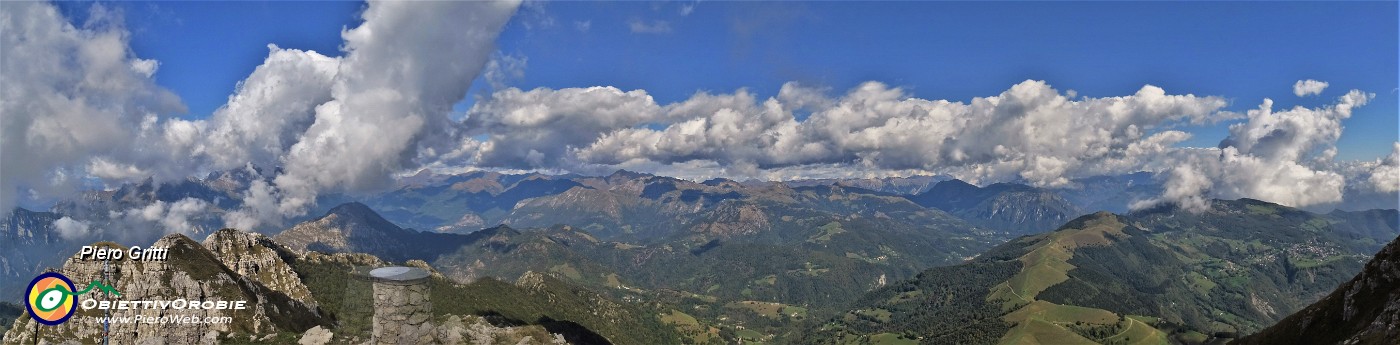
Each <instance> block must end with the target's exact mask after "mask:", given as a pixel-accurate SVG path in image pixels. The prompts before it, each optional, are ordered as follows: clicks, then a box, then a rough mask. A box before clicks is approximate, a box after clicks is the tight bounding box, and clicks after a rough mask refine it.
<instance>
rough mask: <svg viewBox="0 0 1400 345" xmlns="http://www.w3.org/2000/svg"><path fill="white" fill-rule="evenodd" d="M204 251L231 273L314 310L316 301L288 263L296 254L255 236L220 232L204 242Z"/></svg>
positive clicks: (259, 235) (264, 237)
mask: <svg viewBox="0 0 1400 345" xmlns="http://www.w3.org/2000/svg"><path fill="white" fill-rule="evenodd" d="M204 248H205V249H208V250H209V252H210V253H213V254H214V256H215V257H217V258H218V259H219V261H220V262H222V263H223V264H224V266H227V267H228V268H229V269H232V270H233V271H234V273H238V274H239V275H241V276H244V277H247V278H249V279H252V280H254V281H257V282H258V283H261V284H262V285H263V286H266V287H268V288H269V289H272V290H274V291H277V292H281V293H283V294H286V295H287V297H291V298H292V299H293V300H296V301H299V302H302V303H304V304H307V305H310V306H313V307H314V306H315V305H316V299H315V298H313V297H312V296H311V291H310V290H307V288H306V285H303V284H302V283H301V279H300V278H298V277H297V274H296V272H295V271H293V270H292V266H291V263H292V262H293V261H295V260H296V259H297V256H296V254H295V253H292V251H291V250H289V249H287V248H286V247H283V246H282V245H281V244H278V243H277V242H273V241H272V239H270V238H267V236H263V235H262V234H258V233H250V232H242V231H238V230H234V229H223V230H219V231H218V232H215V233H213V234H210V235H209V237H208V238H206V239H204Z"/></svg>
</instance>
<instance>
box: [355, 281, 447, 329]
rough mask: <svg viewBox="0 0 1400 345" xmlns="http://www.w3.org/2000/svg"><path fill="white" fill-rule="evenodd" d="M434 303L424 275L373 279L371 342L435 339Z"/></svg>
mask: <svg viewBox="0 0 1400 345" xmlns="http://www.w3.org/2000/svg"><path fill="white" fill-rule="evenodd" d="M432 311H433V304H432V301H430V300H429V299H428V284H427V280H426V279H422V280H419V281H417V282H385V281H376V282H374V323H373V326H374V330H373V332H374V333H373V334H372V338H371V340H370V342H371V343H373V344H427V343H432V342H434V337H433V324H432V323H431V322H428V320H429V319H430V318H431V316H432Z"/></svg>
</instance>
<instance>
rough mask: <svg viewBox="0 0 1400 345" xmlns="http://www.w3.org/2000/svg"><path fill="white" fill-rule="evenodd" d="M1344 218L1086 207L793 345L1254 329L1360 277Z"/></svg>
mask: <svg viewBox="0 0 1400 345" xmlns="http://www.w3.org/2000/svg"><path fill="white" fill-rule="evenodd" d="M1368 219H1369V218H1368ZM1345 222H1347V220H1346V219H1338V218H1336V217H1333V216H1326V215H1316V214H1312V213H1307V212H1303V211H1298V210H1294V209H1291V208H1287V207H1283V206H1278V205H1274V204H1268V203H1263V202H1258V201H1254V200H1247V199H1244V200H1237V201H1216V202H1214V204H1213V205H1212V207H1211V209H1210V210H1208V211H1206V212H1203V213H1199V214H1196V213H1190V212H1185V211H1180V210H1174V209H1157V210H1147V211H1143V212H1139V213H1134V214H1130V215H1127V216H1120V215H1114V214H1109V213H1097V214H1093V215H1088V216H1084V217H1080V218H1078V219H1076V220H1074V221H1071V222H1069V223H1067V224H1065V225H1064V226H1063V227H1061V228H1060V229H1059V230H1056V231H1054V232H1050V233H1046V234H1040V235H1033V236H1027V237H1022V238H1019V239H1016V240H1012V241H1010V242H1008V243H1006V244H1003V245H1001V246H998V247H996V248H993V249H992V250H989V251H988V252H986V253H984V254H983V255H981V256H979V257H978V258H977V259H975V260H972V261H969V262H967V263H964V264H960V265H956V266H948V267H938V268H933V269H929V270H926V271H924V272H923V273H921V274H920V275H919V276H918V277H917V278H916V279H914V280H911V281H905V282H898V283H894V284H891V285H890V286H888V287H885V288H882V289H878V290H876V291H873V292H871V293H870V294H867V295H866V296H865V297H862V298H861V299H860V301H858V302H857V303H856V304H855V305H854V306H853V307H851V308H849V309H848V311H847V312H845V314H844V315H842V316H839V317H835V318H832V319H829V320H826V321H822V322H819V323H814V324H812V325H809V326H808V328H809V330H810V331H811V333H812V334H810V335H807V336H805V337H803V338H800V340H799V341H798V342H799V343H852V342H854V343H863V342H869V341H873V340H874V339H876V338H877V337H887V336H884V335H887V334H899V335H901V336H902V338H904V339H914V340H919V341H920V342H922V343H982V344H992V343H999V344H1061V343H1105V344H1163V343H1169V342H1170V343H1201V342H1207V341H1211V338H1212V336H1225V337H1230V336H1233V335H1234V334H1240V333H1247V332H1253V331H1256V330H1258V329H1261V328H1262V327H1265V326H1267V325H1270V324H1273V323H1274V322H1277V321H1278V320H1279V319H1281V318H1282V317H1283V316H1286V315H1287V314H1288V313H1291V312H1292V311H1296V310H1298V309H1301V308H1302V307H1303V306H1306V305H1307V304H1308V303H1311V302H1312V301H1313V300H1316V298H1319V297H1320V294H1322V293H1325V292H1326V291H1330V290H1331V289H1332V288H1333V287H1335V286H1337V285H1338V284H1340V283H1341V282H1343V281H1345V280H1346V279H1349V278H1350V277H1351V276H1352V275H1354V274H1355V273H1356V272H1359V271H1360V268H1361V262H1364V260H1365V259H1366V258H1367V257H1368V255H1367V254H1368V253H1367V252H1366V250H1367V248H1371V247H1372V246H1373V244H1372V243H1373V240H1372V239H1371V237H1373V236H1354V235H1352V234H1354V233H1356V231H1355V230H1354V229H1348V228H1343V227H1341V226H1338V224H1343V223H1345ZM1367 231H1381V232H1384V231H1387V230H1385V229H1381V230H1367ZM1388 231H1392V232H1391V233H1392V234H1393V233H1394V232H1393V230H1388Z"/></svg>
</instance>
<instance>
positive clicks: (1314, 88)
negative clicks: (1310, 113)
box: [1293, 79, 1327, 97]
mask: <svg viewBox="0 0 1400 345" xmlns="http://www.w3.org/2000/svg"><path fill="white" fill-rule="evenodd" d="M1325 89H1327V82H1325V81H1317V80H1312V79H1308V80H1299V81H1298V82H1296V83H1293V94H1294V95H1296V96H1298V97H1303V96H1309V95H1316V94H1320V93H1322V90H1325Z"/></svg>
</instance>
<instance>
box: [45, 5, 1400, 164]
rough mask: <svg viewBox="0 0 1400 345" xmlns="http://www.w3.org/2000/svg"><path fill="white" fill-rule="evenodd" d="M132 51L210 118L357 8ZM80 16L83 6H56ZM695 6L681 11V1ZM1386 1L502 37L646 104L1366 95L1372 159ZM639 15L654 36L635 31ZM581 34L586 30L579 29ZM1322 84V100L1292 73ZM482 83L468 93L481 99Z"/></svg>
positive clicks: (810, 16) (946, 11) (533, 78)
mask: <svg viewBox="0 0 1400 345" xmlns="http://www.w3.org/2000/svg"><path fill="white" fill-rule="evenodd" d="M107 5H108V6H110V7H113V8H118V9H120V10H122V11H123V13H124V15H125V18H126V25H127V29H128V30H130V31H131V32H132V49H133V50H134V52H135V54H136V55H137V56H139V57H142V58H148V59H156V60H159V61H160V62H161V67H160V71H159V73H157V75H156V79H157V81H158V83H160V84H161V85H164V86H166V87H168V88H170V89H171V90H173V91H174V92H176V93H177V94H179V95H180V97H181V98H182V99H183V100H184V101H185V103H186V104H187V105H189V108H190V114H188V115H186V116H187V117H190V118H200V117H204V116H207V115H208V114H210V113H212V112H213V110H214V109H216V108H217V107H219V106H220V105H222V104H223V103H224V101H225V100H226V98H227V96H228V95H229V94H230V93H231V92H232V90H233V89H234V85H235V84H236V83H237V82H238V81H239V80H242V79H243V78H244V77H246V76H247V75H248V74H249V73H250V72H251V71H252V70H253V68H254V67H256V66H257V65H258V64H260V63H261V62H262V60H263V58H265V57H266V55H267V47H266V46H267V44H277V45H278V46H281V47H284V48H297V49H312V50H316V51H318V52H322V53H324V54H327V55H333V56H334V55H340V54H341V53H340V52H339V51H338V47H339V45H340V44H341V42H342V40H341V38H340V31H341V29H342V28H345V27H353V26H355V25H357V23H358V20H357V19H356V18H357V14H358V12H359V11H360V10H361V9H362V8H363V4H361V3H354V2H120V3H112V4H107ZM59 6H60V7H61V8H62V9H63V11H64V12H65V14H67V15H68V16H69V17H70V18H73V19H74V20H75V21H76V22H79V23H81V22H82V20H83V18H84V17H85V16H86V12H87V10H88V6H89V4H87V3H61V4H59ZM687 9H689V10H687ZM1396 14H1397V5H1396V3H1395V2H1345V3H1335V2H1287V3H1253V2H1223V3H1218V2H1207V3H1190V4H1183V3H1158V2H1128V3H1101V2H1093V3H1083V2H1074V3H1062V2H1048V3H950V2H881V3H852V2H801V3H788V2H781V3H779V2H761V3H734V2H719V3H715V2H701V3H691V2H683V3H675V2H665V3H661V2H586V3H585V2H577V3H573V2H570V3H542V4H541V3H534V4H527V6H525V7H524V8H522V9H521V10H520V12H519V13H517V15H516V16H515V18H513V19H512V21H511V23H510V24H508V26H507V28H506V30H505V31H504V32H503V33H502V35H501V37H500V39H499V40H498V45H499V49H500V52H501V54H505V55H509V56H516V57H525V58H527V59H528V63H527V67H526V68H525V70H524V77H523V78H518V79H514V80H511V81H510V85H511V86H516V87H520V88H524V89H529V88H535V87H549V88H564V87H580V86H594V85H611V86H615V87H618V88H621V89H623V90H631V89H645V90H647V92H648V93H650V94H651V95H653V96H655V97H656V99H657V101H658V102H662V103H666V102H673V101H679V100H683V99H685V98H686V97H688V96H690V95H691V94H693V93H695V92H696V91H702V90H704V91H712V92H732V91H734V90H736V89H739V88H747V89H749V90H750V91H753V92H755V93H757V94H758V95H760V96H762V97H767V96H771V95H774V94H776V92H777V89H778V88H779V87H780V86H781V85H782V84H783V83H785V82H788V81H798V82H801V83H803V84H807V85H818V86H823V87H827V88H830V89H831V90H832V93H833V94H839V93H842V92H843V91H844V90H846V89H849V88H852V87H854V86H856V85H858V84H859V83H860V82H863V81H868V80H875V81H881V82H884V83H887V84H891V85H894V86H899V87H903V88H905V89H907V90H910V91H911V93H912V94H913V95H915V96H918V97H921V98H927V99H948V100H954V101H959V100H961V101H965V100H968V99H970V98H972V97H978V96H990V95H995V94H997V93H1000V92H1002V91H1004V90H1006V89H1007V88H1008V87H1010V86H1011V85H1013V84H1015V83H1017V82H1020V81H1022V80H1026V79H1036V80H1045V81H1047V82H1048V83H1049V84H1050V85H1052V86H1054V87H1056V88H1058V89H1060V90H1066V89H1073V90H1076V91H1077V92H1078V93H1079V94H1080V95H1085V96H1090V97H1105V96H1119V95H1129V94H1132V93H1133V92H1135V91H1136V90H1137V89H1139V88H1141V87H1142V85H1143V84H1152V85H1156V86H1160V87H1162V88H1164V89H1166V91H1167V92H1168V93H1171V94H1187V93H1191V94H1196V95H1218V96H1223V97H1227V98H1230V99H1231V100H1232V101H1233V103H1232V105H1231V106H1230V107H1229V108H1230V109H1232V110H1239V111H1243V110H1247V109H1251V108H1254V107H1256V106H1257V105H1258V104H1259V103H1260V102H1261V101H1262V100H1263V99H1264V98H1266V97H1267V98H1272V99H1273V100H1274V102H1275V106H1274V108H1275V109H1282V108H1289V107H1292V106H1294V105H1302V106H1309V107H1315V106H1318V105H1322V104H1327V103H1331V102H1333V100H1334V99H1335V98H1336V97H1337V96H1340V95H1342V94H1344V93H1345V92H1346V91H1348V90H1350V89H1361V90H1363V91H1367V92H1373V93H1375V94H1376V99H1375V100H1373V101H1372V103H1370V104H1369V105H1367V106H1365V107H1363V108H1361V109H1359V110H1358V111H1357V112H1356V113H1355V114H1354V115H1353V117H1352V118H1351V119H1349V120H1347V121H1346V122H1344V125H1345V126H1346V128H1347V129H1346V132H1345V134H1344V135H1343V136H1342V138H1341V139H1340V141H1339V142H1338V146H1339V151H1340V154H1339V158H1342V159H1373V158H1375V157H1380V156H1383V155H1385V154H1388V153H1389V152H1390V149H1391V147H1390V145H1389V143H1391V142H1393V141H1395V140H1396V138H1397V132H1400V124H1397V96H1396V91H1395V90H1396V87H1397V82H1396V81H1397V77H1398V76H1400V72H1397V61H1400V60H1398V59H1397V51H1400V47H1397V42H1400V38H1397V27H1400V24H1397V15H1396ZM633 24H639V25H640V26H645V27H647V28H650V29H653V30H650V31H654V32H634V30H632V29H633ZM585 26H586V30H585V29H584V27H585ZM1300 79H1317V80H1322V81H1326V82H1329V83H1330V84H1331V87H1329V88H1328V89H1327V90H1326V91H1325V92H1324V93H1323V94H1322V95H1321V96H1319V97H1306V98H1299V97H1296V96H1294V95H1293V94H1292V90H1291V87H1292V85H1293V82H1295V81H1297V80H1300ZM485 88H486V86H485V83H484V82H479V83H478V84H477V86H476V87H474V88H473V91H472V92H473V93H480V92H484V91H485ZM1226 125H1228V123H1225V124H1219V125H1215V126H1207V127H1199V128H1186V130H1188V131H1190V132H1192V133H1193V134H1194V135H1195V136H1194V138H1193V139H1191V140H1189V141H1187V142H1184V143H1182V145H1187V146H1215V144H1216V143H1217V142H1218V141H1219V140H1220V139H1221V138H1223V137H1225V135H1226V131H1225V126H1226Z"/></svg>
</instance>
